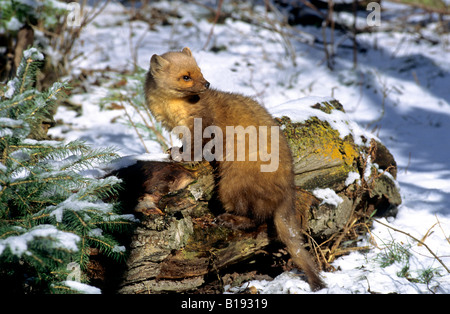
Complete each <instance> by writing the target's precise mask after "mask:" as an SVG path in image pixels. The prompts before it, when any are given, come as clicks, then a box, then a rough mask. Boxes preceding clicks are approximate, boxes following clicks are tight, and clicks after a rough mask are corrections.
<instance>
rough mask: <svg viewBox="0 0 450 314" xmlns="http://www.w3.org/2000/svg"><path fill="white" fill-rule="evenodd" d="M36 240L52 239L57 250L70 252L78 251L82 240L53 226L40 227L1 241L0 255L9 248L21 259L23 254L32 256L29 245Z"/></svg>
mask: <svg viewBox="0 0 450 314" xmlns="http://www.w3.org/2000/svg"><path fill="white" fill-rule="evenodd" d="M36 238H52V239H54V241H53V242H52V243H53V244H54V245H55V247H57V248H64V249H66V250H69V251H77V250H78V246H77V242H78V241H79V240H80V238H79V237H78V236H77V235H75V234H73V233H70V232H64V231H61V230H58V229H57V228H56V227H55V226H53V225H39V226H36V227H34V228H32V229H30V230H29V231H27V232H25V233H23V234H21V235H18V236H10V237H8V238H6V239H0V255H1V254H2V252H3V250H5V249H6V248H7V247H8V248H9V249H10V250H11V253H12V254H14V255H16V256H18V257H20V256H22V254H24V253H25V254H31V253H30V252H29V251H28V243H29V242H31V241H34V240H35V239H36Z"/></svg>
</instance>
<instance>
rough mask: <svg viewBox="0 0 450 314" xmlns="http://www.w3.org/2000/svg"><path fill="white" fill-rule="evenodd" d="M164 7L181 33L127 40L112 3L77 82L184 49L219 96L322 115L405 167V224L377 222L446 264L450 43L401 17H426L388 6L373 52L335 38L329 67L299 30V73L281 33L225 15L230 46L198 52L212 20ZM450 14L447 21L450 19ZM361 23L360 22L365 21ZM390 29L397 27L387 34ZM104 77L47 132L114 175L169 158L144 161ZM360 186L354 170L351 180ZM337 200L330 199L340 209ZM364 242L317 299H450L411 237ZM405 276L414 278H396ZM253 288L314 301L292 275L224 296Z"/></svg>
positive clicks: (449, 246) (445, 279) (95, 29)
mask: <svg viewBox="0 0 450 314" xmlns="http://www.w3.org/2000/svg"><path fill="white" fill-rule="evenodd" d="M156 5H158V7H160V8H166V9H169V10H171V9H176V8H181V7H182V8H183V10H182V12H183V13H184V14H182V15H184V17H183V18H182V19H180V20H177V19H176V18H172V17H169V20H170V21H172V22H173V23H174V24H173V25H165V26H162V25H157V26H155V27H154V29H153V30H149V27H148V26H147V25H145V23H142V22H141V21H134V22H132V23H133V29H132V30H133V36H132V42H131V43H130V23H129V19H128V15H127V14H128V13H125V14H123V12H124V10H125V9H124V7H122V5H120V4H118V3H116V2H111V3H110V4H108V6H107V7H106V9H105V10H104V11H103V12H102V13H101V14H99V15H98V16H97V17H96V18H95V20H94V21H93V22H92V23H90V24H89V25H87V26H86V27H85V28H84V29H83V31H82V33H81V38H80V39H79V41H78V42H76V44H75V47H74V51H73V52H72V53H73V55H74V56H75V55H78V58H76V59H75V60H74V61H73V62H72V64H71V66H72V69H73V75H74V76H76V75H78V74H80V73H81V71H82V70H106V69H112V70H114V71H119V72H120V71H123V70H126V69H131V68H132V65H133V62H134V61H136V63H137V64H138V65H139V66H141V67H143V68H145V69H147V68H148V65H149V60H150V57H151V56H152V55H153V54H155V53H157V54H162V53H164V52H166V51H168V50H173V49H177V50H178V49H181V48H183V47H185V46H188V47H190V48H191V49H192V51H193V54H194V56H195V57H196V59H197V61H198V63H199V65H200V67H201V69H202V72H203V74H204V76H205V78H206V79H207V80H208V81H209V82H210V83H211V86H212V87H214V88H218V89H221V90H225V91H233V92H239V93H243V94H246V95H249V96H252V97H254V98H255V99H256V100H258V101H259V102H261V103H262V104H263V105H264V106H265V107H266V108H267V109H268V110H269V111H270V112H271V113H272V114H274V115H277V116H279V115H288V116H290V117H291V118H292V119H294V120H296V121H304V120H305V119H308V118H309V117H311V116H318V117H319V118H321V119H325V120H326V121H328V122H329V123H330V125H331V126H332V127H334V128H335V129H337V130H338V131H339V133H340V135H341V136H342V137H344V136H346V135H348V134H352V135H353V138H354V139H355V141H357V143H361V142H359V141H360V140H361V136H364V137H366V138H377V139H379V140H380V141H382V142H383V143H384V144H385V145H386V147H387V148H388V149H389V150H390V151H391V153H392V154H393V155H394V157H395V159H396V161H397V164H398V177H397V183H398V185H399V187H400V191H401V196H402V199H403V203H402V204H401V205H400V207H399V211H398V215H397V217H396V218H395V219H389V220H386V219H381V220H380V222H383V223H384V224H387V225H389V226H392V227H393V228H396V229H398V230H402V231H404V232H406V233H409V234H410V235H412V236H414V237H415V238H417V239H422V241H423V242H424V243H425V244H426V245H428V246H429V248H430V249H431V250H432V251H433V252H434V253H435V254H436V255H437V256H438V257H439V258H440V260H441V261H442V263H443V264H444V265H446V266H447V267H450V241H449V238H448V237H449V236H450V159H449V158H448V156H449V154H450V138H449V134H450V103H449V102H450V89H449V86H450V57H449V55H450V49H449V45H448V43H449V42H450V35H449V34H448V32H447V33H439V32H438V31H437V30H436V29H437V27H438V23H437V22H436V23H429V24H426V26H423V27H422V29H420V30H411V29H410V28H407V27H410V26H406V25H403V24H406V23H405V22H404V21H405V20H404V18H405V16H407V21H411V20H412V19H416V20H417V21H423V20H424V19H425V15H423V14H419V13H417V14H415V13H414V12H415V11H411V10H409V8H408V7H407V6H398V5H395V4H392V3H389V2H386V1H385V2H383V4H382V9H383V10H382V16H381V17H382V19H381V26H380V29H379V31H375V32H371V33H363V34H359V35H358V37H357V38H358V43H359V46H360V48H364V49H365V52H359V53H358V63H357V67H356V68H353V59H352V49H351V48H348V47H351V45H352V43H351V40H350V38H349V37H348V35H347V34H340V33H339V32H338V31H336V32H335V34H334V35H335V45H334V51H335V53H336V55H335V58H334V70H333V71H331V70H329V69H328V68H327V66H326V58H325V56H324V52H323V47H322V46H321V45H319V44H312V43H313V42H314V40H311V39H314V38H316V39H318V40H321V39H322V38H323V37H322V33H321V29H317V28H314V27H301V26H298V27H295V29H296V30H297V31H300V32H303V33H304V35H298V36H297V37H296V36H295V35H294V36H292V38H290V41H291V44H292V47H293V50H294V52H295V55H294V59H295V63H296V65H295V66H294V65H293V62H292V59H293V58H292V53H291V54H289V51H288V49H285V48H286V46H285V45H284V41H283V38H281V36H280V34H279V33H274V32H271V31H270V30H268V29H262V28H260V27H258V26H257V25H250V24H248V23H245V22H242V21H238V20H235V19H231V18H229V19H227V20H226V21H225V23H224V24H217V25H216V26H215V28H214V35H213V36H212V38H211V42H210V46H211V45H212V44H214V45H215V46H216V47H225V48H226V49H224V50H220V51H219V52H217V53H215V52H212V51H210V50H203V49H202V47H203V45H204V44H205V42H206V41H207V38H208V35H209V32H210V29H211V27H212V24H210V23H209V22H207V21H206V19H204V18H200V17H199V16H200V14H199V13H196V12H198V10H199V9H198V7H197V6H195V5H194V4H193V3H191V2H188V3H180V2H178V1H160V2H158V3H157V4H156ZM242 5H245V4H242ZM262 12H263V11H262ZM368 13H369V12H368ZM233 14H235V15H237V14H241V13H239V12H238V11H236V12H235V13H233ZM242 14H244V13H242ZM262 14H263V13H261V15H262ZM428 17H429V15H427V17H426V18H428ZM336 18H337V19H338V18H339V19H341V20H348V22H351V21H352V18H351V17H350V16H348V15H345V14H344V13H342V14H338V13H336ZM443 18H444V20H445V21H447V23H448V17H445V16H444V17H443ZM188 22H192V23H193V26H191V27H190V26H188V25H189V23H188ZM361 23H364V18H363V17H361V16H360V17H359V19H358V24H361ZM394 25H397V29H398V30H394V31H390V30H389V31H387V30H386V29H387V28H388V26H394ZM266 26H267V25H266ZM288 31H289V30H286V32H288ZM294 34H297V33H294ZM328 35H329V34H328ZM308 38H309V39H308ZM306 39H308V40H306ZM308 42H309V43H310V44H308ZM81 43H83V44H81ZM133 56H135V58H133ZM100 75H101V74H96V73H95V72H93V73H92V74H90V75H89V77H88V81H87V82H86V83H84V88H85V89H86V90H87V92H86V93H80V92H75V91H74V92H73V94H72V96H71V98H70V100H71V101H72V102H73V103H76V104H81V109H82V110H81V114H78V113H76V112H74V111H72V110H70V109H68V108H66V107H60V108H59V110H58V113H57V115H56V117H55V118H56V119H59V120H61V121H63V122H64V124H62V125H59V126H57V127H55V128H52V129H50V134H52V135H54V136H56V137H61V138H64V139H66V140H75V139H81V140H84V141H86V142H88V143H90V144H91V145H93V146H95V147H105V146H115V147H117V148H118V149H119V153H120V155H121V156H122V157H123V158H122V159H121V160H118V161H117V163H116V164H115V165H113V166H111V167H120V166H123V165H124V164H133V163H135V162H136V161H137V160H138V159H139V158H141V157H142V156H147V157H148V158H156V159H158V158H165V157H166V156H163V155H157V156H154V155H153V154H161V153H163V152H162V150H161V148H160V146H159V145H158V144H157V143H155V142H152V141H148V142H146V145H147V147H148V148H149V151H150V154H145V150H144V148H143V146H142V144H141V142H140V139H139V137H138V136H137V135H136V133H135V132H134V130H133V129H132V128H130V127H127V126H125V125H123V124H120V123H118V122H117V118H118V117H120V116H121V115H123V111H122V110H102V109H100V106H99V103H100V99H101V98H102V97H104V96H105V95H106V94H107V88H106V87H105V86H104V85H102V83H96V82H97V81H98V78H99V76H100ZM100 81H101V80H100ZM10 93H12V92H10ZM331 99H337V100H339V101H340V102H341V103H342V104H343V106H344V108H345V111H346V113H342V112H340V111H337V110H334V111H333V113H332V114H326V113H323V112H321V111H319V110H315V109H312V108H311V105H314V104H315V103H316V102H317V101H318V100H320V101H323V100H331ZM128 156H132V157H128ZM139 156H141V157H139ZM151 156H153V157H151ZM143 158H146V157H143ZM357 179H358V178H357V177H356V176H355V174H354V173H353V174H352V173H350V174H349V176H348V178H347V181H346V184H350V183H351V182H354V181H355V180H357ZM322 192H323V191H322ZM330 195H331V194H330ZM330 195H328V196H326V197H325V196H324V201H327V202H338V200H337V199H335V198H333V197H330ZM359 245H360V246H370V250H368V251H364V252H363V251H358V252H352V253H351V254H349V255H346V256H342V257H339V258H337V259H336V260H335V261H334V262H333V263H332V266H333V267H334V268H335V269H336V271H334V272H321V275H322V277H323V278H324V281H325V282H326V283H327V285H328V287H327V288H325V289H323V290H321V291H319V292H317V293H375V292H376V293H450V274H449V273H448V272H447V271H446V270H445V268H444V267H443V266H442V265H441V263H440V262H439V261H438V260H437V259H436V258H434V257H433V256H432V255H431V254H430V252H429V251H428V250H427V249H426V248H425V247H424V246H423V245H422V246H419V245H418V243H417V242H416V241H414V240H413V239H412V238H411V237H408V236H406V235H405V234H403V233H400V232H397V231H394V230H393V229H391V228H388V227H386V226H385V225H383V224H380V223H377V222H375V223H374V228H373V230H371V233H370V234H368V235H367V236H366V237H363V238H361V240H360V244H359ZM393 245H395V246H403V247H405V248H407V250H408V252H409V254H410V255H409V256H408V257H407V258H405V260H404V261H399V262H394V263H393V264H391V265H389V266H386V267H381V266H380V260H382V259H383V256H385V255H386V254H387V252H388V248H389V247H392V246H393ZM406 269H407V270H408V273H409V274H408V275H407V276H401V275H399V274H401V272H402V271H403V272H405V270H406ZM430 271H432V272H434V273H435V275H434V276H433V277H432V278H431V279H430V280H428V281H427V282H426V283H424V282H425V281H424V280H422V281H419V280H415V279H417V278H419V277H420V278H422V277H423V276H424V274H425V273H426V272H430ZM249 286H254V287H255V288H256V289H257V290H258V291H259V292H261V293H311V291H310V289H309V286H308V284H307V283H306V281H305V280H304V277H302V276H300V275H299V274H298V273H296V272H286V273H283V274H280V275H279V276H278V277H276V278H275V279H274V280H272V281H251V282H248V283H245V284H243V285H242V287H239V288H229V291H228V292H238V291H239V289H242V288H245V287H249ZM233 289H234V290H233Z"/></svg>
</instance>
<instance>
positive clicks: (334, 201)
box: [312, 188, 344, 207]
mask: <svg viewBox="0 0 450 314" xmlns="http://www.w3.org/2000/svg"><path fill="white" fill-rule="evenodd" d="M312 193H313V194H314V196H315V197H317V198H318V199H321V200H322V203H321V204H330V205H333V206H336V207H337V206H339V204H341V203H342V202H343V201H344V200H343V199H342V198H341V197H340V196H339V195H337V194H336V192H335V191H334V190H332V189H330V188H326V189H314V190H312Z"/></svg>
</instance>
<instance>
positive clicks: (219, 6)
mask: <svg viewBox="0 0 450 314" xmlns="http://www.w3.org/2000/svg"><path fill="white" fill-rule="evenodd" d="M222 4H223V0H219V3H218V5H217V11H216V16H215V17H214V21H213V25H212V26H211V30H210V31H209V35H208V39H207V40H206V43H205V45H204V46H203V49H206V47H208V45H209V42H210V40H211V37H212V35H213V33H214V27H215V26H216V24H217V22H218V21H219V17H220V12H221V11H222Z"/></svg>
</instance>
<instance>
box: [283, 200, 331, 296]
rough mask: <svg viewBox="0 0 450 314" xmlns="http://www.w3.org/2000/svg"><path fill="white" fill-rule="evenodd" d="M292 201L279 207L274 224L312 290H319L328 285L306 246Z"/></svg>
mask: <svg viewBox="0 0 450 314" xmlns="http://www.w3.org/2000/svg"><path fill="white" fill-rule="evenodd" d="M289 203H290V202H285V203H284V204H283V206H281V207H280V208H278V209H277V211H276V212H275V215H274V224H275V228H276V229H277V233H278V236H279V238H280V240H281V241H282V242H283V243H284V244H285V245H286V247H287V250H288V252H289V254H290V255H291V258H292V260H293V261H294V263H295V264H296V265H297V266H298V267H300V268H301V270H303V271H304V272H305V274H306V276H307V277H308V283H309V286H310V287H311V290H313V291H317V290H320V289H322V288H325V287H326V285H325V283H324V282H323V281H322V279H321V278H320V276H319V272H318V271H317V268H316V265H315V264H314V262H313V260H312V257H311V255H310V254H309V252H308V251H307V250H306V249H305V248H304V238H303V235H302V231H301V226H300V221H299V219H298V218H297V216H296V213H295V208H294V207H293V206H292V204H289Z"/></svg>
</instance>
